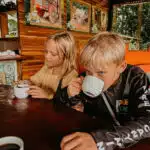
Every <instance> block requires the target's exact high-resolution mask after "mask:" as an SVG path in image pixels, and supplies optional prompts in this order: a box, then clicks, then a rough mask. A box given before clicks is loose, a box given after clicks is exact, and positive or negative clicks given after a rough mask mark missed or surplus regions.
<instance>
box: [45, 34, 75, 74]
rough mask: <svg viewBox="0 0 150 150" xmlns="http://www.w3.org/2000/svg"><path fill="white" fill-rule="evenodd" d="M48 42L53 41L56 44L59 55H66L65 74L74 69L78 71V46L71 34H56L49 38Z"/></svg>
mask: <svg viewBox="0 0 150 150" xmlns="http://www.w3.org/2000/svg"><path fill="white" fill-rule="evenodd" d="M48 40H53V41H54V42H55V43H56V47H57V51H58V55H61V54H63V55H64V66H63V68H62V69H63V70H64V74H68V72H70V71H72V70H73V69H77V65H76V44H75V40H74V37H73V36H72V34H71V33H69V32H66V31H64V32H61V33H56V34H53V35H51V36H49V37H48V39H47V41H48Z"/></svg>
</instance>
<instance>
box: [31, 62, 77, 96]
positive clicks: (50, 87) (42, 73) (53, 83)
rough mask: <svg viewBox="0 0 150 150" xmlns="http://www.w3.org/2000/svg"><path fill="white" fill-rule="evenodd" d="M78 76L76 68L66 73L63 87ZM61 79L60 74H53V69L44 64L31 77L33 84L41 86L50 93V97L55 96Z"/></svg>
mask: <svg viewBox="0 0 150 150" xmlns="http://www.w3.org/2000/svg"><path fill="white" fill-rule="evenodd" d="M77 76H78V73H77V71H76V70H75V69H74V70H72V71H71V72H70V73H68V74H67V75H65V76H64V77H63V80H62V88H64V87H66V86H67V85H68V84H69V83H70V82H71V81H72V79H74V78H76V77H77ZM60 79H61V77H60V76H59V75H54V74H52V69H49V68H48V67H47V66H46V65H44V66H43V67H42V68H41V69H40V70H39V71H38V72H37V73H36V74H35V75H33V76H31V78H30V80H31V81H32V82H33V84H35V85H37V86H39V87H41V88H42V89H44V90H45V91H46V92H47V93H48V95H49V99H52V98H53V96H54V94H55V92H56V90H57V87H58V84H59V81H60Z"/></svg>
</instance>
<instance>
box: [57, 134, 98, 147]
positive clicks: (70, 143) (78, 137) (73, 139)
mask: <svg viewBox="0 0 150 150" xmlns="http://www.w3.org/2000/svg"><path fill="white" fill-rule="evenodd" d="M60 147H61V150H97V146H96V143H95V141H94V139H93V138H92V136H91V135H90V134H88V133H83V132H75V133H72V134H70V135H67V136H65V137H64V138H63V139H62V141H61V144H60Z"/></svg>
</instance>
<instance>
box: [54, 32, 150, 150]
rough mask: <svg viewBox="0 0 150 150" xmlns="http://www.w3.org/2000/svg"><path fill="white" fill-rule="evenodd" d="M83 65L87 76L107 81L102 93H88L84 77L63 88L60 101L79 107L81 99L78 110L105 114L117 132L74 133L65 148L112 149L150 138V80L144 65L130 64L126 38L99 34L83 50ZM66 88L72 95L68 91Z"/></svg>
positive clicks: (63, 144) (66, 139) (64, 149)
mask: <svg viewBox="0 0 150 150" xmlns="http://www.w3.org/2000/svg"><path fill="white" fill-rule="evenodd" d="M81 64H82V65H83V66H84V68H85V70H86V72H85V75H86V76H88V75H90V76H94V77H96V78H97V79H99V80H102V81H103V82H104V87H103V91H102V93H101V94H100V95H98V96H97V97H92V98H91V97H89V96H87V95H85V94H84V92H83V89H82V83H83V82H84V77H83V76H82V77H79V78H77V79H75V80H73V81H72V82H71V83H70V84H69V86H68V88H67V90H65V89H64V90H62V91H61V94H59V98H60V99H59V100H60V103H65V104H66V105H67V106H70V107H74V108H75V109H76V107H77V106H78V103H79V102H80V105H79V107H78V110H80V111H84V112H85V113H87V114H89V115H91V116H95V117H100V116H101V117H102V116H103V118H105V120H107V121H108V122H109V124H112V127H114V131H109V130H107V129H106V130H102V129H99V130H96V131H93V132H92V133H84V132H75V133H72V134H70V135H67V136H65V137H64V138H63V139H62V141H61V149H62V150H97V149H98V150H108V149H109V150H111V149H114V148H115V147H121V148H123V147H126V146H129V145H130V144H134V143H135V142H137V141H138V140H140V139H142V138H145V137H149V136H150V123H149V121H150V117H149V108H150V103H149V101H150V90H149V89H148V88H149V85H150V82H149V80H148V78H147V76H146V75H145V73H144V72H143V71H142V70H141V69H140V68H138V67H136V66H131V65H127V64H126V61H125V44H124V41H123V39H122V38H121V37H120V36H119V35H117V34H115V33H109V32H103V33H99V34H97V35H95V36H94V37H93V38H92V39H91V40H89V42H88V43H87V45H86V46H85V48H84V49H83V51H82V54H81ZM81 75H83V74H81ZM86 76H85V77H86ZM66 91H67V94H68V97H67V96H65V95H67V94H64V93H65V92H66ZM57 100H58V97H57ZM62 100H63V102H62ZM64 101H65V102H64ZM81 104H82V105H81ZM105 120H102V121H105ZM145 129H146V130H145Z"/></svg>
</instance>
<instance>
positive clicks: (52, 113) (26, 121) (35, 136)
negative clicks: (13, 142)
mask: <svg viewBox="0 0 150 150" xmlns="http://www.w3.org/2000/svg"><path fill="white" fill-rule="evenodd" d="M97 128H101V129H103V128H110V127H109V124H107V123H103V121H102V120H101V121H100V119H98V120H96V119H93V118H90V117H88V116H87V115H85V114H83V113H80V112H76V111H75V110H73V109H69V108H66V107H63V106H60V105H59V106H58V105H57V106H56V105H54V104H53V103H52V102H51V101H49V100H44V99H31V98H28V99H22V100H9V101H1V102H0V137H3V136H19V137H21V138H22V139H23V141H24V149H25V150H59V149H60V147H59V143H60V140H61V138H62V137H63V136H64V135H66V134H68V133H71V132H74V131H86V132H90V131H92V130H95V129H97ZM148 143H149V144H148ZM142 148H144V150H149V149H150V141H149V142H140V144H138V145H136V146H134V147H132V148H128V150H129V149H132V150H133V149H134V150H141V149H142Z"/></svg>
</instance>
